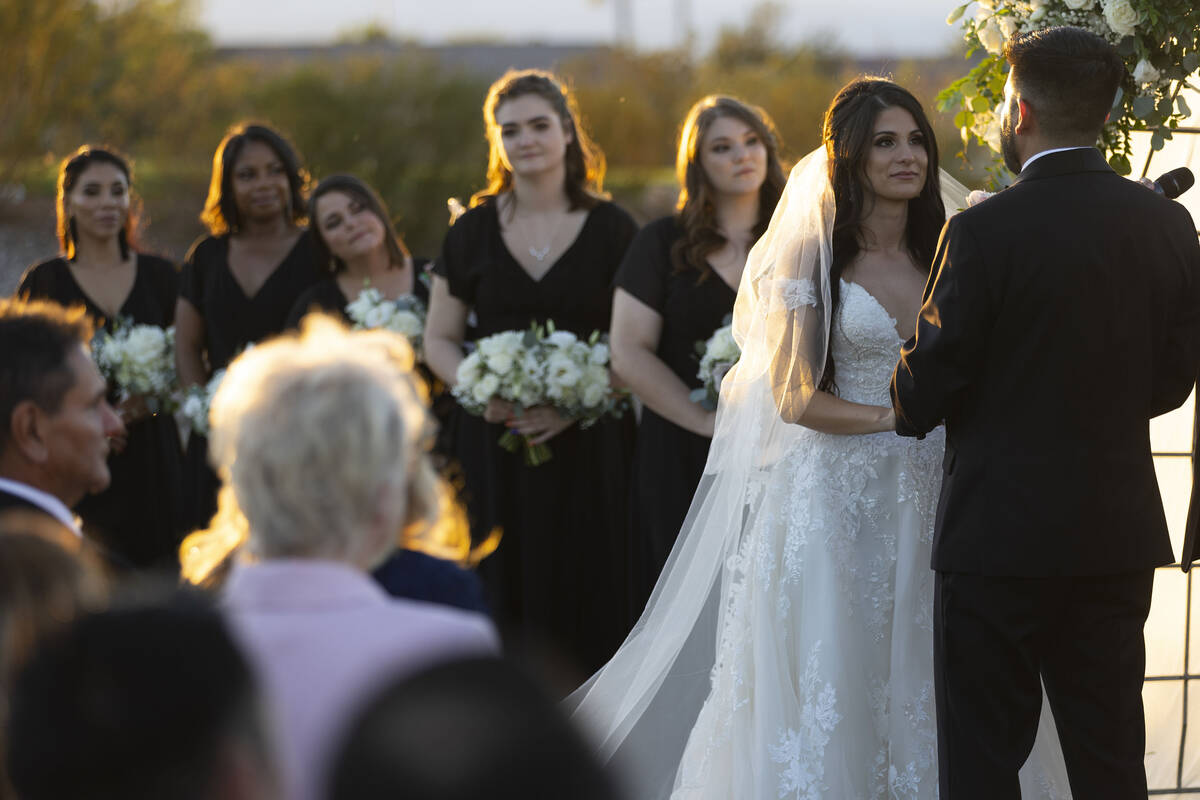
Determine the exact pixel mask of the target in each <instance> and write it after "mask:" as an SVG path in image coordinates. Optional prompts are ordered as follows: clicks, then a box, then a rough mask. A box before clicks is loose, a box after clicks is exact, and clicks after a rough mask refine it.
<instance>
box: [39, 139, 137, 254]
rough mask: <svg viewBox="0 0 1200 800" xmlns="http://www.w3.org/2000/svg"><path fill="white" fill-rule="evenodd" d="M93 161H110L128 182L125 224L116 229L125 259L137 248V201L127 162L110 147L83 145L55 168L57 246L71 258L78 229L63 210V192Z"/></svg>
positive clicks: (65, 206) (64, 209) (71, 218)
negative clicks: (127, 205) (56, 185)
mask: <svg viewBox="0 0 1200 800" xmlns="http://www.w3.org/2000/svg"><path fill="white" fill-rule="evenodd" d="M93 164H111V165H113V166H114V167H116V168H117V169H119V170H120V171H121V174H122V175H124V176H125V182H126V183H127V184H129V210H128V211H127V212H126V213H125V223H124V224H123V225H121V230H119V231H118V232H117V243H118V244H119V245H120V247H121V258H122V259H125V258H129V252H130V251H131V250H136V249H137V228H138V223H139V217H140V216H141V201H140V200H139V199H138V197H137V195H135V194H134V193H133V172H132V171H131V170H130V169H129V161H128V160H126V159H125V157H124V156H122V155H120V154H119V153H117V151H116V150H113V149H112V148H105V147H93V146H92V145H89V144H85V145H84V146H83V147H81V148H79V149H78V150H76V151H75V152H74V153H72V154H71V155H70V156H68V157H67V158H66V159H64V160H63V162H62V164H60V165H59V168H58V195H57V199H56V202H55V209H56V211H57V217H58V230H57V232H58V245H59V247H61V248H62V252H63V255H65V256H66V257H67V260H73V259H74V258H75V248H76V242H78V241H79V232H78V231H77V230H76V227H75V217H73V216H71V215H69V214H68V213H67V195H68V194H70V193H71V191H72V190H73V189H74V188H75V184H76V183H78V182H79V176H80V175H82V174H83V173H84V172H86V171H87V169H88V167H90V166H92V165H93Z"/></svg>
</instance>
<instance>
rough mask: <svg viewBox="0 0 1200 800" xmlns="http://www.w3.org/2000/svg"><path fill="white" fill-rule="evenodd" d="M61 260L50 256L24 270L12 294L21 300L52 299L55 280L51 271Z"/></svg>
mask: <svg viewBox="0 0 1200 800" xmlns="http://www.w3.org/2000/svg"><path fill="white" fill-rule="evenodd" d="M61 261H62V259H61V258H51V259H49V260H47V261H42V262H39V263H37V264H34V265H33V266H31V267H30V268H29V269H27V270H25V274H24V275H22V276H21V282H20V283H19V284H17V290H16V291H15V292H13V296H14V297H19V298H21V299H23V300H54V299H55V291H54V285H55V281H54V277H53V274H52V273H53V272H54V270H55V267H56V266H57V265H58V264H59V263H60V262H61Z"/></svg>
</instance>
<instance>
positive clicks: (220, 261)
mask: <svg viewBox="0 0 1200 800" xmlns="http://www.w3.org/2000/svg"><path fill="white" fill-rule="evenodd" d="M307 178H308V176H307V174H306V173H305V171H304V168H303V166H302V165H301V162H300V157H299V156H298V155H297V153H296V150H295V149H294V148H293V147H292V145H291V144H289V143H288V141H287V140H286V139H284V138H283V136H281V135H280V134H279V133H277V132H276V131H274V130H272V129H270V128H268V127H265V126H263V125H254V124H244V125H239V126H237V127H234V128H233V129H231V130H230V131H229V133H227V134H226V135H225V138H224V139H222V140H221V143H220V144H219V145H217V151H216V154H215V155H214V156H213V169H212V180H211V182H210V184H209V188H208V199H207V201H206V202H205V205H204V213H203V214H201V215H200V220H201V222H203V223H204V224H205V226H206V227H207V228H208V230H209V235H208V236H205V237H202V238H201V239H199V240H198V241H197V242H196V243H195V244H193V245H192V248H191V250H190V251H189V252H188V255H187V258H186V259H185V260H184V264H183V274H182V276H181V279H180V292H179V302H178V304H177V305H176V308H175V360H176V364H177V366H178V369H179V382H180V384H181V385H182V386H184V387H187V386H191V385H194V384H201V385H202V384H204V383H206V382H207V381H208V379H209V378H210V377H211V376H212V373H213V372H214V371H216V370H218V369H221V368H222V367H224V366H226V365H227V364H228V363H229V362H230V361H232V360H233V357H234V356H236V355H237V354H238V353H239V352H241V351H242V350H243V349H244V348H245V347H246V345H248V344H253V343H255V342H258V341H260V340H262V339H265V338H267V337H269V336H272V335H274V334H276V333H279V332H280V331H282V330H284V328H285V327H286V323H287V316H288V312H289V311H291V308H292V306H293V305H294V304H295V303H296V300H297V299H298V298H299V297H300V294H301V293H302V292H304V291H305V290H306V289H308V288H309V287H310V286H312V285H313V284H314V283H316V282H317V281H318V280H320V279H321V278H322V277H323V276H322V274H321V272H320V269H319V268H318V266H317V259H316V256H315V251H314V248H313V241H312V237H311V236H310V235H309V234H308V231H307V230H306V229H305V228H304V227H303V223H304V221H305V217H304V212H305V204H304V189H305V185H306V183H307ZM186 471H187V477H186V481H187V484H186V487H185V492H184V495H185V504H186V506H187V510H186V513H185V521H186V523H187V526H188V527H189V528H199V527H203V526H204V525H205V524H206V523H207V522H208V520H209V518H211V517H212V515H213V513H214V512H215V511H216V496H217V486H218V481H217V477H216V475H215V474H214V473H213V471H212V468H211V467H210V466H209V465H208V443H207V440H206V439H205V438H204V437H203V436H199V435H197V434H196V433H194V432H193V433H192V436H191V439H190V440H189V442H188V449H187V464H186Z"/></svg>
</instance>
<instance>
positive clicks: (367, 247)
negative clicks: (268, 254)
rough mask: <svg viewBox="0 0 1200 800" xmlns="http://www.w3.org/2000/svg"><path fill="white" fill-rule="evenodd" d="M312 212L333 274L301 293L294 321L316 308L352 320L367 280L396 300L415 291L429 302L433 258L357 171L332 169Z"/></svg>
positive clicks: (320, 251)
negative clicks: (410, 241) (405, 234)
mask: <svg viewBox="0 0 1200 800" xmlns="http://www.w3.org/2000/svg"><path fill="white" fill-rule="evenodd" d="M308 217H309V224H310V225H311V226H312V228H311V230H312V237H313V245H314V247H315V250H316V258H317V263H318V264H319V265H320V266H322V267H324V268H325V269H326V270H327V271H328V274H327V275H326V277H325V278H324V279H323V280H321V281H319V282H317V283H315V284H313V285H312V286H311V287H309V288H308V289H307V290H306V291H305V292H304V293H303V294H301V295H300V298H299V299H298V300H297V301H296V303H295V305H293V306H292V310H291V313H290V314H288V327H297V326H298V325H299V324H300V320H301V319H302V318H303V317H304V315H305V314H307V313H308V312H309V311H313V310H319V311H328V312H332V313H334V314H338V315H340V316H341V317H342V319H343V320H344V321H346V322H347V323H349V322H350V321H351V320H350V318H349V317H348V316H347V314H346V306H347V305H349V304H350V303H351V302H353V301H354V300H355V299H356V298H357V297H358V295H359V293H360V292H361V291H362V290H363V289H364V288H366V287H367V286H370V287H371V288H373V289H378V290H379V291H380V292H381V293H382V294H383V296H384V297H386V298H388V299H391V300H395V299H397V298H399V297H401V296H403V295H412V296H413V297H415V298H416V299H417V300H419V301H420V302H421V305H422V307H424V308H429V287H428V285H427V283H426V281H427V280H428V278H427V274H426V271H425V270H426V268H427V267H428V266H429V260H428V259H424V258H419V259H415V258H413V257H412V255H410V254H409V252H408V248H407V247H405V246H404V241H403V240H402V239H401V238H400V236H399V235H398V234H397V233H396V229H395V228H394V227H393V226H392V221H391V217H389V216H388V212H387V208H386V206H384V204H383V201H382V200H381V199H379V195H378V194H376V192H375V190H374V189H372V188H371V187H370V186H368V185H367V184H366V183H364V182H363V181H361V180H359V179H358V178H355V177H354V176H352V175H331V176H330V177H328V178H325V179H324V180H322V181H321V182H320V183H318V184H317V188H315V189H313V191H312V194H310V195H309V198H308Z"/></svg>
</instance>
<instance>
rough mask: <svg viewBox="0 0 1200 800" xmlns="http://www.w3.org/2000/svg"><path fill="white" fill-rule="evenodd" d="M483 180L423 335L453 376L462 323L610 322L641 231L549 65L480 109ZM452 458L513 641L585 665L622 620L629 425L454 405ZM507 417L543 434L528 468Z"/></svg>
mask: <svg viewBox="0 0 1200 800" xmlns="http://www.w3.org/2000/svg"><path fill="white" fill-rule="evenodd" d="M483 113H484V121H485V123H486V126H487V136H488V141H489V142H490V145H491V150H490V155H489V158H488V175H487V177H488V187H487V188H486V189H484V190H483V191H481V192H479V193H478V194H477V195H475V196H474V197H473V198H472V199H471V205H472V208H471V209H470V210H469V211H467V212H466V213H465V214H463V215H462V216H461V217H460V218H459V219H458V221H457V222H455V224H454V226H453V227H452V228H451V229H450V231H449V232H448V233H447V234H446V239H445V244H444V246H443V251H442V256H441V258H440V259H439V260H438V262H437V263H436V264H435V266H434V279H433V288H432V292H431V294H432V299H431V304H430V310H429V320H428V323H427V326H426V331H425V356H426V359H427V360H428V362H429V366H430V367H431V368H432V369H433V371H434V372H435V373H436V374H437V375H438V377H440V378H441V379H442V380H443V381H444V382H445V383H446V384H447V385H451V386H452V385H453V384H454V382H455V371H456V370H457V368H458V365H459V362H461V361H462V359H463V346H464V344H465V341H464V340H465V339H466V337H467V320H468V318H469V317H470V316H472V315H474V318H475V328H474V332H475V333H476V335H477V336H479V337H484V336H489V335H491V334H494V333H498V332H500V331H505V330H522V329H526V328H528V327H529V325H530V323H533V322H537V323H545V322H547V321H549V320H553V321H554V323H555V325H556V326H557V327H558V328H559V329H565V330H569V331H572V332H574V333H575V334H577V335H579V336H587V335H589V334H590V333H591V332H592V331H593V330H600V331H607V330H608V328H609V318H610V314H611V308H612V305H611V304H612V290H611V283H612V279H613V276H614V275H615V273H616V268H617V265H618V264H619V263H620V261H621V258H622V256H623V255H624V254H625V249H626V247H627V246H628V245H629V242H630V240H631V239H632V238H633V234H634V232H635V230H636V225H635V224H634V222H633V220H632V219H631V218H630V216H629V214H627V213H626V212H625V211H623V210H622V209H620V208H618V207H617V206H615V205H613V204H612V203H611V202H609V201H607V200H606V199H604V198H605V195H603V194H602V193H601V186H602V179H603V171H604V167H603V156H602V154H601V153H600V152H599V151H598V150H597V149H596V147H595V145H593V144H592V143H591V141H590V140H589V139H588V137H587V135H586V133H585V132H584V130H583V128H582V127H581V126H580V124H579V122H578V119H579V118H578V115H577V113H576V111H575V107H574V101H573V98H572V97H571V95H570V94H569V93H568V92H567V90H566V89H564V88H563V86H562V85H561V84H560V83H559V81H558V80H557V79H556V78H555V77H554V76H552V75H550V74H549V73H546V72H542V71H537V70H525V71H520V72H509V73H508V74H506V75H504V76H503V77H502V78H500V79H499V80H498V81H496V83H494V84H492V87H491V89H490V91H489V92H488V95H487V99H486V100H485V101H484V106H483ZM451 425H452V426H453V428H454V429H453V431H452V432H451V435H452V438H453V441H454V454H455V455H456V456H457V458H458V460H459V462H460V464H461V466H462V469H463V475H464V479H465V493H466V495H467V504H468V510H469V512H470V513H471V515H472V522H473V524H474V526H475V530H476V531H477V532H479V533H482V532H486V531H489V530H490V529H491V528H492V527H493V526H499V527H500V528H502V530H503V538H502V539H501V541H500V546H499V548H498V550H497V551H496V553H495V554H493V555H492V556H491V557H490V558H488V559H487V560H485V561H484V562H483V564H482V565H481V566H480V570H481V574H482V576H483V579H484V583H485V587H486V588H487V590H488V593H489V600H490V602H491V604H492V608H493V611H494V612H495V614H496V617H497V621H498V622H499V623H500V624H501V626H502V627H503V628H504V629H505V632H506V635H507V636H508V638H509V642H510V645H511V646H514V647H517V648H532V649H533V650H535V651H538V652H539V653H540V654H541V655H543V656H546V655H549V656H550V657H552V658H553V657H558V658H559V659H560V660H565V662H566V664H567V665H568V666H567V668H568V669H572V670H573V671H574V672H575V676H573V677H577V676H580V675H582V676H583V677H586V675H588V674H591V672H592V671H594V670H595V669H596V668H597V667H599V666H600V665H601V664H603V663H604V661H605V660H606V659H607V658H608V656H610V655H611V654H612V653H613V651H614V650H615V649H616V647H617V645H619V644H620V643H621V641H622V639H623V638H624V636H625V634H626V632H627V629H626V623H627V617H628V615H627V611H626V604H627V602H628V601H627V589H626V581H625V569H626V562H627V556H626V554H625V523H626V501H627V499H628V492H629V484H628V471H629V458H630V455H631V450H632V433H633V420H632V418H631V417H630V416H629V415H627V416H626V417H625V418H624V419H622V420H606V421H604V422H601V423H599V424H597V425H596V426H594V427H592V428H589V429H588V430H581V429H580V428H579V426H578V425H576V424H575V423H574V422H573V421H572V420H570V419H566V418H564V417H562V416H560V415H559V414H558V413H557V412H555V410H554V409H553V408H551V407H535V408H531V409H526V410H525V412H524V413H523V414H519V415H518V414H516V412H515V409H514V408H513V407H512V406H510V405H509V404H507V403H505V402H503V401H502V400H500V399H499V398H493V399H492V400H491V403H490V404H489V407H488V410H487V414H486V416H485V418H483V419H480V418H478V417H472V416H469V415H467V414H466V412H464V411H462V409H460V408H459V409H456V410H455V413H454V415H453V418H452V420H451ZM505 426H508V427H509V428H511V429H513V430H515V431H518V432H519V433H521V434H523V435H525V436H528V437H530V438H531V439H532V440H533V441H535V442H546V443H547V444H548V445H549V446H550V448H551V449H552V451H553V458H552V460H551V461H550V462H549V463H547V464H544V465H542V466H538V467H529V466H526V465H525V463H524V461H523V459H522V457H521V456H520V455H514V454H511V453H508V452H507V451H505V450H504V449H503V448H501V447H500V446H499V445H498V444H497V440H498V439H499V438H500V436H501V434H502V433H503V432H504V430H505Z"/></svg>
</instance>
